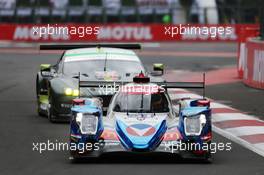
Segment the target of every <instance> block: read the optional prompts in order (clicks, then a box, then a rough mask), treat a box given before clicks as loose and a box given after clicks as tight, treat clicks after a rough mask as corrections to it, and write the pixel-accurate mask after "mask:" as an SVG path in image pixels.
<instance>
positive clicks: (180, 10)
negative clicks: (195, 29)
mask: <svg viewBox="0 0 264 175" xmlns="http://www.w3.org/2000/svg"><path fill="white" fill-rule="evenodd" d="M262 4H263V1H261V0H0V22H2V23H165V24H167V23H169V24H179V23H193V24H195V23H199V24H219V23H221V24H237V23H239V24H244V23H259V20H260V16H261V12H262V11H261V7H262Z"/></svg>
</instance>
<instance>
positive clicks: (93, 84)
mask: <svg viewBox="0 0 264 175" xmlns="http://www.w3.org/2000/svg"><path fill="white" fill-rule="evenodd" d="M128 83H131V81H82V80H81V74H80V73H79V83H78V87H79V91H80V89H81V88H98V87H115V88H116V87H119V86H122V85H125V84H128ZM150 83H154V84H157V85H158V86H162V87H163V88H165V89H166V90H167V89H172V88H175V89H176V88H183V89H203V98H205V73H204V74H203V81H201V82H167V81H164V82H150Z"/></svg>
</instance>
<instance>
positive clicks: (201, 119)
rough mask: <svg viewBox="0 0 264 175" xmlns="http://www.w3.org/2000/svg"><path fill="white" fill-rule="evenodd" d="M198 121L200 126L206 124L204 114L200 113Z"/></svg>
mask: <svg viewBox="0 0 264 175" xmlns="http://www.w3.org/2000/svg"><path fill="white" fill-rule="evenodd" d="M200 123H201V125H202V126H204V125H205V124H206V116H205V115H204V114H201V115H200Z"/></svg>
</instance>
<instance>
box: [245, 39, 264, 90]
mask: <svg viewBox="0 0 264 175" xmlns="http://www.w3.org/2000/svg"><path fill="white" fill-rule="evenodd" d="M245 49H246V54H245V60H244V63H243V64H244V65H243V67H244V73H243V82H244V83H245V84H246V85H248V86H251V87H254V88H260V89H264V41H260V40H259V38H248V39H247V41H246V44H245Z"/></svg>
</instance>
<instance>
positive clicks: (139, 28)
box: [0, 24, 258, 42]
mask: <svg viewBox="0 0 264 175" xmlns="http://www.w3.org/2000/svg"><path fill="white" fill-rule="evenodd" d="M52 26H53V27H60V26H61V27H67V28H68V29H70V28H71V27H72V28H78V29H80V30H79V33H77V31H75V33H74V31H73V32H72V33H57V34H48V33H47V34H44V35H39V33H37V32H36V28H39V27H47V24H38V25H35V24H0V31H1V32H0V40H5V41H11V42H12V41H15V42H178V41H191V42H195V41H199V42H201V41H206V42H208V41H213V42H238V41H240V38H239V37H240V35H239V33H240V31H241V30H242V29H243V28H245V27H257V26H258V25H255V24H251V25H250V24H245V25H243V24H236V25H188V24H187V25H181V27H200V28H202V27H207V28H210V27H225V28H227V27H229V28H231V32H230V33H229V34H219V33H217V34H216V35H215V36H213V35H212V34H206V33H199V32H196V33H195V32H192V33H190V32H185V33H184V34H180V33H179V32H178V33H177V34H176V33H175V32H176V29H175V30H174V35H172V33H173V31H172V28H173V27H177V28H180V25H173V26H169V25H163V24H106V25H103V24H58V25H57V24H53V25H52ZM84 27H85V28H86V29H87V33H88V34H87V33H86V34H82V33H83V31H84V30H85V29H84ZM168 29H170V30H168ZM80 33H81V34H80Z"/></svg>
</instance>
